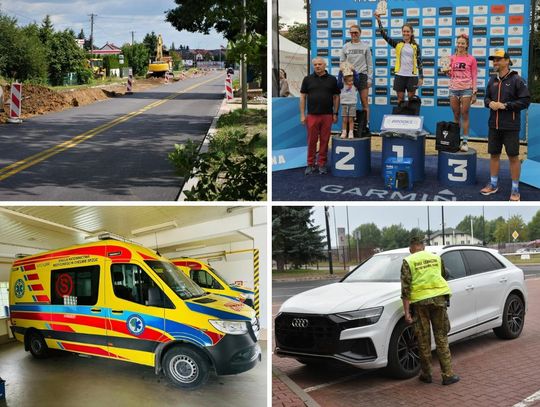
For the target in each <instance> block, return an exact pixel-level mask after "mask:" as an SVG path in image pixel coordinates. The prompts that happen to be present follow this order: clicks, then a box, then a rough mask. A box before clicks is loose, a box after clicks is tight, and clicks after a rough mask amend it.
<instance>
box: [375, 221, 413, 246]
mask: <svg viewBox="0 0 540 407" xmlns="http://www.w3.org/2000/svg"><path fill="white" fill-rule="evenodd" d="M408 245H409V231H407V230H406V229H405V228H404V227H403V225H401V224H399V225H392V226H387V227H384V228H383V229H382V231H381V246H382V248H383V249H384V250H391V249H398V248H400V247H407V246H408Z"/></svg>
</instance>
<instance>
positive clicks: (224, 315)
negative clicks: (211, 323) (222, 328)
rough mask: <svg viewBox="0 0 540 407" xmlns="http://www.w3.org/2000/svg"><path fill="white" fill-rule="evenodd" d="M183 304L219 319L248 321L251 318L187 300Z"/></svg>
mask: <svg viewBox="0 0 540 407" xmlns="http://www.w3.org/2000/svg"><path fill="white" fill-rule="evenodd" d="M185 304H186V305H187V306H188V308H189V309H190V310H192V311H195V312H200V313H201V314H205V315H212V316H214V317H217V318H221V319H229V320H235V321H250V320H251V318H249V317H245V316H243V315H238V314H233V313H232V312H227V311H221V310H218V309H215V308H209V307H205V306H204V305H200V304H194V303H192V302H188V301H186V302H185Z"/></svg>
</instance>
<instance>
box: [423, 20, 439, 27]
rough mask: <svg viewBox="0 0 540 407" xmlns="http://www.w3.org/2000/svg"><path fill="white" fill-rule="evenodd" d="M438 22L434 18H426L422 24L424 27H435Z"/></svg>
mask: <svg viewBox="0 0 540 407" xmlns="http://www.w3.org/2000/svg"><path fill="white" fill-rule="evenodd" d="M436 23H437V20H435V19H434V18H424V19H422V25H423V26H424V27H433V26H434V25H435V24H436Z"/></svg>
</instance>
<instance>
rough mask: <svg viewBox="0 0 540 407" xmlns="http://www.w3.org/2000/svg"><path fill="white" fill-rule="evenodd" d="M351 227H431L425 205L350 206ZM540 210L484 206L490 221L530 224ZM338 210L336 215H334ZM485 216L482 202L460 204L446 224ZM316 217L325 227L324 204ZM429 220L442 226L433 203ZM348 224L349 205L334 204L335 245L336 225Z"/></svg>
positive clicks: (448, 212) (448, 209)
mask: <svg viewBox="0 0 540 407" xmlns="http://www.w3.org/2000/svg"><path fill="white" fill-rule="evenodd" d="M348 210H349V229H350V232H351V234H352V231H353V230H354V229H355V228H357V227H358V226H360V225H361V224H364V223H371V222H373V223H375V224H376V225H377V226H378V227H379V229H382V228H383V227H385V226H391V225H398V224H400V223H401V224H402V225H403V227H405V228H406V229H409V230H410V229H412V228H414V227H420V228H421V229H422V230H427V209H426V207H425V206H404V205H399V206H385V207H383V208H381V206H349V207H348ZM539 210H540V206H538V205H531V206H510V205H507V206H491V205H490V206H487V205H486V206H484V214H485V216H486V219H487V220H491V219H495V218H498V217H499V216H502V217H503V218H505V219H508V218H509V217H510V216H513V215H516V214H519V215H521V216H522V218H523V220H524V221H525V222H526V223H528V222H529V221H530V220H531V219H532V217H533V216H534V215H535V214H536V212H537V211H539ZM334 213H335V216H334ZM467 215H473V216H482V205H471V204H467V205H460V206H451V207H448V206H447V207H445V208H444V223H445V225H446V227H455V226H456V225H457V224H458V223H459V222H461V220H462V219H463V218H464V217H465V216H467ZM313 219H314V221H315V224H317V225H320V226H321V227H322V228H323V230H325V220H324V207H322V206H318V207H315V208H314V214H313ZM429 220H430V229H431V230H440V229H441V207H440V206H430V209H429ZM335 225H336V226H337V227H344V228H345V231H347V209H346V207H345V206H335V207H330V229H331V230H332V233H331V239H332V244H333V241H334V240H335V236H334V232H333V231H334V227H335Z"/></svg>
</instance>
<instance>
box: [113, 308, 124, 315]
mask: <svg viewBox="0 0 540 407" xmlns="http://www.w3.org/2000/svg"><path fill="white" fill-rule="evenodd" d="M111 312H112V313H113V314H123V313H124V311H122V310H118V309H113V310H112V311H111Z"/></svg>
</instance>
